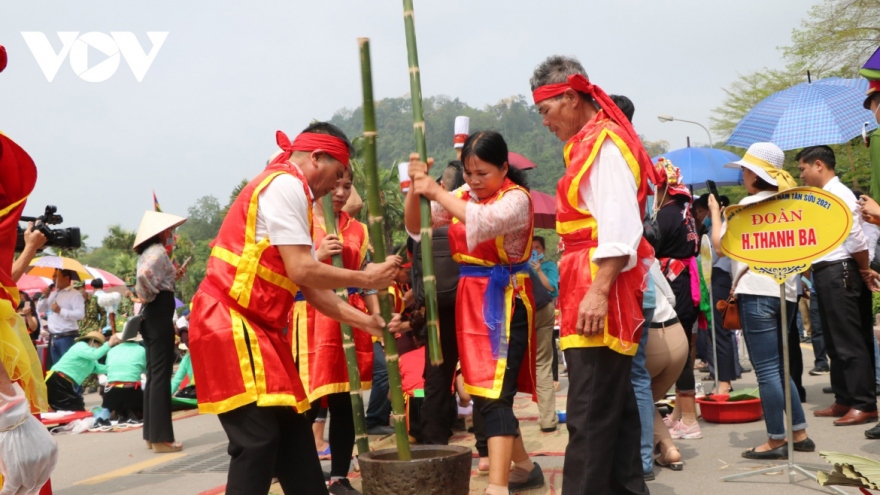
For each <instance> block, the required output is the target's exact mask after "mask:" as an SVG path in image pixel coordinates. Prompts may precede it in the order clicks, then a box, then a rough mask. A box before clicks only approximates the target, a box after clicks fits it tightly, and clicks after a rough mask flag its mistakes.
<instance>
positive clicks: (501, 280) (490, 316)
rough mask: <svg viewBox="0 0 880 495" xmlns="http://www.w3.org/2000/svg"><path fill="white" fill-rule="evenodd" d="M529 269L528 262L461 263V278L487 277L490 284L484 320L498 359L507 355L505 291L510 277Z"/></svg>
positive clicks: (485, 303) (484, 300) (493, 351)
mask: <svg viewBox="0 0 880 495" xmlns="http://www.w3.org/2000/svg"><path fill="white" fill-rule="evenodd" d="M528 269H529V264H528V262H523V263H518V264H516V265H493V266H479V265H461V270H460V271H459V274H458V276H459V278H461V277H486V278H488V279H489V284H488V285H487V286H486V292H485V293H484V294H483V321H484V322H485V323H486V326H487V327H488V328H489V342H490V344H491V345H492V358H493V359H498V356H499V355H504V356H507V332H506V331H505V330H506V326H507V325H506V324H505V323H506V320H507V315H506V314H505V312H504V291H505V289H507V286H508V285H510V277H512V276H514V275H515V274H517V273H522V272H526V271H528Z"/></svg>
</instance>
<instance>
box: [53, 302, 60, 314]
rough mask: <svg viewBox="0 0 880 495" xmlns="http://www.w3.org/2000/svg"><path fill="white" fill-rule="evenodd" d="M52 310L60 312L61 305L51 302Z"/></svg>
mask: <svg viewBox="0 0 880 495" xmlns="http://www.w3.org/2000/svg"><path fill="white" fill-rule="evenodd" d="M52 312H53V313H61V306H59V305H58V303H57V302H53V303H52Z"/></svg>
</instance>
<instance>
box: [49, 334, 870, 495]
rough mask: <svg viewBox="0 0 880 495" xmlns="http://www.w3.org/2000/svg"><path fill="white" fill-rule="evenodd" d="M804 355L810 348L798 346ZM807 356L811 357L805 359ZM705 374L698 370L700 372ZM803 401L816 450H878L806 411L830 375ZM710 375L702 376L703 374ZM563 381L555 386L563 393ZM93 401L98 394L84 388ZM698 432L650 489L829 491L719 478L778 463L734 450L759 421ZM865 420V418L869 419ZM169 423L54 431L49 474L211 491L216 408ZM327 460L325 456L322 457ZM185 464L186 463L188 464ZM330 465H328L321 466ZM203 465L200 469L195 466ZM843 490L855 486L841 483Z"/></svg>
mask: <svg viewBox="0 0 880 495" xmlns="http://www.w3.org/2000/svg"><path fill="white" fill-rule="evenodd" d="M804 354H805V358H807V357H811V356H812V353H811V351H810V349H809V348H808V347H807V348H805V349H804ZM806 360H807V361H808V362H810V361H811V359H806ZM702 376H703V375H700V376H698V379H699V378H701V377H702ZM804 381H805V386H806V387H807V398H808V402H807V403H806V404H805V405H804V406H805V409H806V412H807V421H808V422H809V424H810V427H809V429H808V432H809V435H810V437H812V438H813V439H814V440H815V442H816V444H817V446H818V448H819V450H831V451H838V452H846V453H852V454H859V455H865V456H868V457H873V458H880V440H874V441H872V440H867V439H866V438H865V437H864V434H863V432H864V430H866V429H867V427H864V426H852V427H835V426H833V425H832V424H831V421H830V420H828V419H820V418H814V417H813V416H812V411H814V410H817V409H821V408H824V407H826V406H827V405H828V404H830V403H831V401H832V396H830V395H826V394H823V393H822V387H823V386H827V384H828V377H827V376H825V377H812V376H808V375H806V376H805V377H804ZM704 383H708V382H704ZM754 386H756V380H755V375H754V373H747V374H745V375H744V376H743V379H742V380H739V381H737V382H734V387H735V388H737V389H743V388H747V387H754ZM565 393H566V390H565V383H564V382H563V388H562V390H560V394H565ZM87 402H88V403H89V404H90V405H91V404H95V403H97V402H99V401H98V396H97V395H96V394H95V395H90V396H87ZM701 424H702V429H703V439H701V440H690V441H681V442H680V443H679V448H680V449H681V452H682V455H683V456H684V460H685V469H684V471H682V472H672V471H668V470H663V469H661V468H655V472H656V473H657V479H656V481H653V482H651V483H649V487H650V489H651V493H653V494H657V495H670V494H682V495H684V494H705V495H726V494H730V495H733V494H737V495H739V494H742V493H751V494H797V493H804V494H807V493H823V492H824V493H830V492H829V491H827V490H823V489H822V488H821V487H819V486H818V485H817V484H816V483H815V482H814V481H812V480H806V479H805V478H804V477H802V476H797V477H796V481H799V482H798V483H797V484H796V485H788V484H787V483H786V481H787V476H786V475H785V474H783V471H782V470H780V471H779V472H777V473H773V474H770V475H761V476H757V477H754V478H749V479H747V480H743V481H739V482H732V483H725V482H722V481H720V478H721V477H723V476H727V475H732V474H736V473H742V472H747V471H750V470H755V469H759V468H763V467H768V466H773V465H774V464H779V465H782V464H780V463H769V462H764V463H762V462H756V461H748V460H746V459H743V458H741V457H740V452H742V451H743V450H746V449H747V448H749V447H752V446H756V445H758V444H760V443H761V442H763V441H764V439H765V437H766V433H765V430H764V423H763V421H759V422H755V423H747V424H739V425H718V424H711V423H706V422H703V421H701ZM869 426H870V425H869ZM174 430H175V433H176V435H177V438H178V439H179V440H181V441H183V443H184V446H185V450H184V451H183V452H181V453H179V454H163V455H158V454H153V453H152V451H150V450H147V449H146V447H145V445H144V442H143V441H142V440H141V438H142V437H141V432H140V431H139V430H136V431H131V432H124V433H105V434H83V435H72V436H58V437H56V438H57V440H58V444H59V448H60V458H59V463H58V467H57V469H56V471H55V473H54V475H53V478H52V481H53V486H54V489H55V493H56V494H58V495H102V494H126V495H139V494H143V495H156V494H161V495H177V494H181V495H182V494H193V495H195V494H202V493H204V492H208V493H212V492H214V493H216V492H217V490H216V489H217V488H218V487H220V486H222V485H223V484H224V483H225V480H226V475H225V473H224V472H217V471H213V472H212V471H211V469H215V470H216V469H218V466H219V468H220V469H222V466H223V463H224V460H225V457H226V456H225V453H224V452H225V447H226V437H225V435H224V433H223V430H222V428H221V426H220V422H219V421H218V420H217V418H216V416H197V417H192V418H187V419H183V420H179V421H176V422H175V423H174ZM536 460H537V461H538V462H539V463H540V464H541V465H542V466H543V467H545V468H552V467H562V462H563V458H562V457H539V458H536ZM795 460H796V462H797V463H798V464H801V465H805V466H807V467H810V466H816V467H821V468H823V469H826V468H827V466H828V465H827V464H826V463H825V462H824V461H823V460H822V459H820V458H819V456H818V455H817V454H815V453H814V454H803V453H796V456H795ZM325 464H326V463H325ZM188 465H189V466H188ZM325 469H328V470H329V466H325ZM195 471H201V472H195ZM846 492H847V493H853V494H855V493H857V491H855V490H852V489H850V490H847V491H846ZM538 493H550V491H549V490H544V491H535V492H530V493H529V495H537V494H538Z"/></svg>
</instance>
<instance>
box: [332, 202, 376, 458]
mask: <svg viewBox="0 0 880 495" xmlns="http://www.w3.org/2000/svg"><path fill="white" fill-rule="evenodd" d="M323 206H324V231H325V232H326V233H327V235H334V234H336V213H335V212H334V211H333V196H332V195H330V194H327V195H326V196H324V199H323ZM333 266H335V267H337V268H344V267H343V266H342V255H339V254H335V255H333ZM336 295H338V296H339V297H340V298H341V299H342V300H343V301H345V302H348V291H347V290H346V289H345V288H344V287H343V288H341V289H336ZM339 329H340V330H341V331H342V348H343V350H344V351H345V364H346V365H347V367H348V386H349V394H350V395H351V412H352V416H353V417H354V439H355V443H356V444H357V449H358V454H365V453H367V452H369V451H370V438H369V436H368V435H367V422H366V415H365V413H364V395H363V392H362V391H361V373H360V370H359V369H358V360H357V351H356V350H355V346H354V336H353V335H352V330H351V327H350V326H349V325H346V324H345V323H340V324H339Z"/></svg>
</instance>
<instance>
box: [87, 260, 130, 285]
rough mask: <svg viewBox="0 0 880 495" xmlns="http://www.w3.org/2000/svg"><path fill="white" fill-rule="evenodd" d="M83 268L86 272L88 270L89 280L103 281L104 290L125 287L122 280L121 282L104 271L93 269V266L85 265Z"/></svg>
mask: <svg viewBox="0 0 880 495" xmlns="http://www.w3.org/2000/svg"><path fill="white" fill-rule="evenodd" d="M85 268H86V270H88V272H89V274H91V277H90V278H99V279H101V280H103V281H104V288H105V289H107V288H110V287H124V286H125V281H124V280H122V279H121V278H119V277H117V276H116V275H113V274H112V273H110V272H108V271H106V270H101V269H100V268H95V267H93V266H88V265H86V266H85Z"/></svg>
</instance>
